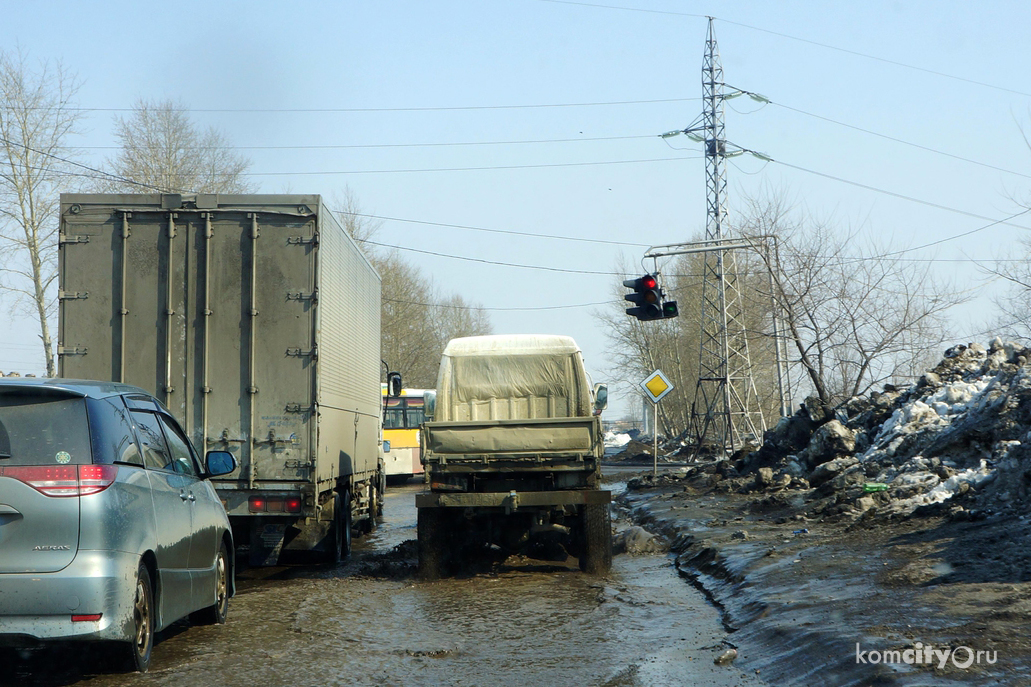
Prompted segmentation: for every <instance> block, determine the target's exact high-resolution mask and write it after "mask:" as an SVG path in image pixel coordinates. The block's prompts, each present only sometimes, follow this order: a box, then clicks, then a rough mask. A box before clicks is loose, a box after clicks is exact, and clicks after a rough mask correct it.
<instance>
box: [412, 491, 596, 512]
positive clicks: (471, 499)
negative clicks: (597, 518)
mask: <svg viewBox="0 0 1031 687" xmlns="http://www.w3.org/2000/svg"><path fill="white" fill-rule="evenodd" d="M611 500H612V492H610V491H602V490H599V489H584V490H577V491H518V492H515V491H513V492H490V493H468V492H463V493H434V492H429V493H422V494H416V496H415V507H416V508H507V509H513V510H514V509H515V508H519V507H522V506H526V507H531V508H532V507H539V506H581V505H597V504H601V505H604V504H608V503H609V502H610V501H611Z"/></svg>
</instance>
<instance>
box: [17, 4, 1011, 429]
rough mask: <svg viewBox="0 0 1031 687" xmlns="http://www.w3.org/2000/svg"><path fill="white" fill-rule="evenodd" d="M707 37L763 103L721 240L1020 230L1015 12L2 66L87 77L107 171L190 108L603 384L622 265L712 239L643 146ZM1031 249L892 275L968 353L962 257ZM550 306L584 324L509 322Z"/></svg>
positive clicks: (103, 10)
mask: <svg viewBox="0 0 1031 687" xmlns="http://www.w3.org/2000/svg"><path fill="white" fill-rule="evenodd" d="M708 14H713V15H715V17H716V19H717V21H716V24H715V30H716V37H717V39H718V41H719V49H720V53H721V56H722V60H723V66H724V70H725V80H726V82H727V84H729V85H730V86H733V87H736V88H740V89H745V90H749V91H754V92H758V93H761V94H763V95H764V96H766V97H767V98H769V99H770V100H771V101H772V104H770V105H766V106H765V107H763V106H761V105H760V104H759V103H756V102H754V101H751V100H748V99H747V98H739V99H736V100H732V101H730V102H729V103H728V109H727V115H726V122H727V128H726V133H727V138H728V140H729V141H731V142H733V143H735V144H738V145H740V146H743V147H746V148H750V149H753V150H757V151H761V152H763V153H766V154H767V155H769V156H771V157H772V158H773V159H774V160H775V162H773V163H766V162H763V161H761V160H758V159H755V158H750V157H747V156H743V157H739V158H736V159H734V160H733V162H732V164H731V165H730V166H729V168H728V181H729V189H730V193H729V201H728V209H729V211H730V213H731V215H730V216H731V223H732V224H733V220H734V217H735V213H736V212H737V211H738V210H739V209H740V208H741V204H740V201H741V200H742V199H743V198H744V197H746V196H747V195H749V194H756V193H758V192H760V191H762V190H763V189H767V190H772V191H773V192H776V193H783V194H785V195H786V196H788V197H789V198H790V199H791V200H792V202H794V203H795V204H797V205H798V206H800V207H804V208H805V209H806V210H807V211H808V212H810V213H812V214H813V215H815V216H817V217H820V218H823V219H826V220H829V221H832V222H833V223H835V224H836V225H838V226H840V227H841V228H842V229H843V230H844V229H848V228H851V229H854V230H858V231H859V232H860V234H861V235H862V236H864V237H866V238H869V239H870V240H873V241H877V242H879V243H881V244H882V245H890V246H892V247H894V248H898V249H901V248H914V247H918V246H922V245H924V244H928V243H932V242H935V241H939V240H941V239H946V238H949V237H952V236H957V235H960V234H964V233H966V232H971V231H973V230H977V229H979V228H981V227H987V225H989V224H990V222H991V220H995V219H1002V218H1004V217H1007V216H1010V215H1013V214H1014V213H1016V212H1018V211H1019V210H1020V208H1019V206H1017V205H1016V204H1015V203H1014V202H1013V200H1011V198H1012V196H1013V195H1015V194H1016V195H1024V196H1025V197H1026V196H1027V193H1028V191H1027V190H1028V187H1029V184H1031V152H1029V150H1028V147H1027V145H1026V144H1025V141H1024V138H1023V135H1022V133H1021V127H1023V128H1024V130H1025V131H1031V50H1029V48H1028V42H1027V31H1028V27H1031V5H1028V4H1027V3H1025V2H1016V1H1014V2H993V3H971V2H942V1H935V2H884V1H879V0H870V1H868V2H865V3H830V2H826V3H816V2H808V3H801V2H796V3H790V2H777V3H771V2H734V1H729V2H720V3H716V2H687V1H682V2H676V1H674V0H611V2H599V3H589V2H583V3H580V2H558V1H549V0H493V1H491V2H482V1H480V2H430V1H427V0H421V1H415V0H411V1H406V0H398V1H393V2H390V1H385V0H378V1H375V2H373V1H368V2H364V1H362V2H304V3H300V2H294V3H284V2H260V1H254V0H250V1H248V2H239V3H223V2H215V3H213V2H190V1H180V2H176V3H174V4H160V3H146V4H145V3H139V2H106V3H100V2H98V3H87V4H83V3H72V2H47V3H28V2H20V3H5V8H4V19H3V22H2V24H0V45H2V46H3V47H4V49H12V48H15V47H16V46H21V48H22V49H24V50H26V51H28V53H29V55H30V57H31V58H33V59H51V60H58V59H59V60H61V61H63V62H64V64H65V65H66V66H67V67H69V68H71V69H73V70H74V71H76V72H77V73H78V75H79V77H80V78H81V79H82V80H83V82H84V84H83V87H82V89H81V90H80V92H79V97H78V101H79V103H78V104H79V105H80V106H82V107H86V108H96V111H92V112H90V113H89V114H88V117H87V119H86V126H85V128H86V129H87V130H86V131H85V133H84V134H83V135H82V136H80V137H78V138H77V139H76V141H75V143H76V144H77V145H81V146H82V148H83V150H84V153H85V159H86V161H88V162H90V163H92V164H100V163H102V162H103V160H104V158H105V157H106V156H110V155H112V154H113V150H111V149H110V146H113V145H114V139H113V136H112V117H113V116H114V115H116V114H118V113H119V112H118V111H119V110H121V111H122V112H121V113H122V114H123V115H124V114H125V110H126V109H128V108H130V107H131V106H132V104H133V102H134V101H135V100H136V99H137V98H140V97H142V98H145V99H166V98H172V99H181V100H182V101H183V102H184V103H185V104H186V105H187V106H188V107H190V108H192V109H193V110H194V113H193V117H194V120H195V121H196V122H197V123H199V124H201V125H203V126H207V125H215V126H217V127H219V128H221V129H222V130H223V131H224V132H225V133H226V134H227V135H228V137H229V139H230V140H231V141H232V142H233V143H234V144H235V145H237V146H240V147H241V150H242V151H243V152H244V153H245V154H246V155H248V156H250V158H251V159H252V160H253V166H252V168H251V172H252V173H254V174H255V175H256V176H255V179H256V180H257V182H258V184H259V185H260V188H261V191H262V192H270V193H276V192H295V193H321V194H323V195H326V196H328V197H333V196H334V195H335V194H337V195H339V193H340V191H342V190H343V189H344V188H345V187H348V188H350V190H351V191H352V192H353V194H354V195H355V197H356V198H357V199H358V201H359V203H360V205H361V207H362V209H363V210H364V211H365V212H367V213H369V214H373V215H377V216H381V217H386V218H392V219H387V220H383V221H382V226H381V229H380V231H379V232H378V234H377V235H376V237H375V240H376V241H378V242H381V243H384V244H389V245H394V246H399V247H402V248H405V249H417V250H421V251H432V252H434V253H441V254H446V255H448V256H457V257H443V256H433V255H429V254H426V253H418V252H412V251H404V254H405V256H406V257H407V258H408V259H409V260H410V261H411V262H413V263H415V264H416V265H418V266H419V267H420V268H421V269H422V270H423V271H424V272H425V273H426V274H427V275H430V276H431V277H432V278H433V280H434V281H435V283H436V284H437V285H438V286H439V287H440V288H441V289H443V290H445V291H457V292H460V293H462V294H463V295H464V296H466V297H467V298H468V299H470V300H472V301H474V302H477V303H480V304H482V305H483V306H484V307H486V308H489V309H492V310H491V319H492V321H493V324H494V329H495V331H496V332H498V333H510V332H511V333H515V332H526V333H561V334H569V335H572V336H573V337H574V338H575V339H576V340H577V341H578V342H579V344H580V345H581V347H582V348H583V349H584V353H585V356H586V359H587V363H588V367H589V369H590V370H591V372H592V375H593V376H594V378H595V380H596V381H602V380H604V379H605V378H606V376H607V368H608V361H607V360H606V346H607V342H606V339H605V336H604V331H603V330H602V328H601V327H600V326H599V325H598V324H596V321H595V319H594V317H592V314H591V313H592V309H595V308H597V307H598V306H591V305H585V304H597V303H603V302H605V301H607V300H610V299H611V292H612V283H613V281H614V280H619V279H622V276H613V275H612V274H609V273H611V272H612V271H613V270H614V269H615V267H616V265H617V263H618V262H619V260H620V258H621V256H623V259H624V260H625V261H626V262H627V263H628V264H638V262H639V260H640V256H641V255H642V253H643V251H644V249H645V247H647V246H648V245H655V244H665V243H671V242H677V241H687V240H691V239H692V238H695V237H696V236H698V235H699V234H700V233H701V232H703V231H704V226H705V176H704V161H703V160H702V158H701V155H700V146H699V145H698V144H694V143H691V142H690V141H688V140H687V139H686V138H684V137H678V138H676V139H671V140H669V141H664V140H663V139H661V138H659V136H658V135H659V134H661V133H663V132H665V131H669V130H672V129H677V128H683V127H685V126H687V125H688V124H690V123H691V122H692V121H693V120H694V119H695V117H696V116H697V115H698V114H699V113H700V109H701V102H700V101H699V98H700V96H701V92H702V87H701V67H702V56H703V51H704V41H705V33H706V19H705V15H708ZM730 106H732V107H730ZM284 110H288V111H284ZM828 120H832V121H828ZM846 125H847V126H846ZM858 129H865V130H867V132H863V131H859V130H858ZM871 132H872V133H871ZM875 134H879V135H875ZM887 137H890V138H892V139H897V140H889V138H887ZM950 156H954V157H950ZM957 158H967V159H968V160H969V161H962V160H959V159H957ZM829 177H836V178H837V179H832V178H829ZM849 182H851V183H849ZM70 190H73V189H70ZM935 206H940V207H935ZM982 218H988V219H982ZM399 220H411V221H407V222H406V221H399ZM1015 223H1017V224H1021V225H1023V226H1024V227H1031V215H1029V216H1024V217H1021V218H1019V219H1018V220H1015ZM448 225H461V226H463V227H477V228H480V229H490V230H503V231H510V232H524V233H529V234H548V235H552V236H555V235H559V236H565V237H573V238H577V239H580V240H574V241H570V240H560V239H554V238H543V237H539V236H530V237H528V236H516V235H511V234H504V233H496V232H488V231H479V230H475V229H471V228H459V227H455V226H448ZM1025 234H1026V232H1025V230H1021V229H1016V228H1013V227H1007V226H1005V225H994V226H991V227H988V228H985V229H982V230H981V231H977V232H974V233H972V234H970V235H968V236H965V237H963V238H959V239H955V240H949V241H945V242H943V243H940V244H938V245H935V246H933V247H931V248H925V249H918V250H914V251H912V252H911V253H909V254H907V255H909V256H911V257H912V258H918V259H934V260H936V262H935V263H934V264H935V267H936V270H940V273H941V274H943V275H951V276H953V277H954V278H955V279H956V281H957V282H958V283H959V284H960V285H961V286H963V287H964V288H970V289H974V290H975V293H976V294H977V295H978V298H977V299H976V300H975V301H974V302H973V303H972V304H971V305H968V306H965V307H964V308H963V309H961V310H959V311H957V312H956V313H955V331H956V337H957V341H966V340H969V338H970V336H972V335H974V334H979V333H980V332H981V331H982V330H983V329H984V328H985V322H986V321H987V320H988V319H990V318H991V316H992V312H991V308H992V304H991V300H990V296H991V294H992V293H993V290H994V291H997V289H998V284H997V283H995V284H993V283H990V282H988V280H987V279H986V278H985V276H984V274H983V273H982V272H980V271H979V270H978V268H977V266H976V265H975V264H974V262H973V261H975V260H991V259H992V258H994V257H998V256H1000V255H1007V256H1010V257H1013V256H1014V255H1016V254H1017V251H1018V244H1017V241H1018V240H1019V238H1020V237H1021V236H1023V235H1025ZM588 239H589V240H591V241H588ZM592 241H594V242H592ZM621 244H639V245H621ZM459 257H460V258H474V259H477V260H484V261H494V262H504V263H516V264H522V265H533V266H538V267H547V268H554V269H558V270H578V271H581V272H600V273H603V274H583V273H571V272H561V271H549V270H540V269H524V268H518V267H510V266H502V265H496V264H488V263H484V262H476V261H472V260H463V259H458V258H459ZM635 276H636V275H635ZM556 305H572V306H578V307H571V308H565V309H555V310H518V309H519V308H543V307H548V306H556ZM680 307H681V310H682V311H683V310H684V309H685V307H695V306H693V305H692V304H684V303H681V304H680ZM513 309H515V310H513ZM34 327H35V325H34V324H33V323H32V322H31V321H30V320H17V319H16V320H14V321H13V322H12V324H11V326H10V327H8V328H5V332H4V334H2V335H0V336H2V339H0V341H2V342H3V344H2V349H0V369H3V370H19V371H21V372H23V373H24V372H41V371H42V370H43V360H42V355H41V353H39V352H38V351H37V347H38V344H36V343H34V342H35V341H36V338H35V337H36V330H35V329H34ZM979 338H982V339H983V338H985V337H984V336H983V335H981V336H979ZM622 407H623V405H622V401H617V403H616V408H617V409H621V408H622Z"/></svg>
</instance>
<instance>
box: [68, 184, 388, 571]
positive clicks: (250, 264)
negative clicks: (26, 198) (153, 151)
mask: <svg viewBox="0 0 1031 687" xmlns="http://www.w3.org/2000/svg"><path fill="white" fill-rule="evenodd" d="M60 211H61V215H60V243H59V246H60V248H59V282H60V290H59V302H60V307H59V325H58V328H59V333H58V340H59V342H58V356H59V368H58V369H59V375H60V376H62V377H71V378H82V379H95V380H109V381H114V382H123V383H126V384H132V385H135V386H139V387H142V388H144V389H146V390H147V391H149V392H151V393H152V394H154V395H155V396H156V397H157V398H158V399H160V400H161V401H162V402H163V403H164V405H165V406H166V407H167V408H168V409H169V410H170V411H171V412H172V414H173V415H175V417H176V418H177V419H178V420H179V422H180V423H181V424H182V426H183V428H184V429H185V430H186V432H187V433H188V434H189V436H190V438H191V439H192V441H193V443H194V445H195V446H196V447H198V448H199V449H200V450H201V452H202V454H203V453H204V452H206V451H209V450H226V451H230V452H232V453H233V454H234V455H235V456H236V458H237V464H238V466H239V467H238V469H237V470H236V471H234V472H233V473H232V474H229V475H226V476H224V477H219V478H217V479H214V480H213V482H214V484H215V487H216V490H217V492H218V494H219V496H220V498H221V500H222V503H223V505H224V506H225V509H226V511H227V512H228V514H229V517H230V521H231V523H232V526H233V532H234V537H235V539H236V541H237V543H240V544H243V545H245V546H249V557H250V561H251V563H252V564H253V565H263V564H265V565H272V564H275V563H276V562H277V560H278V559H279V556H280V554H281V553H282V552H283V551H301V552H312V554H314V555H317V556H319V557H323V558H325V559H327V560H330V561H339V560H340V559H341V558H342V557H344V556H346V555H347V553H348V552H349V550H350V543H351V533H352V527H353V528H355V529H356V530H359V531H360V530H363V529H365V530H367V529H371V528H372V526H373V523H374V516H375V515H376V513H377V511H378V509H379V508H380V507H381V504H382V494H383V489H384V484H385V478H384V472H383V466H382V459H381V455H382V452H381V449H380V446H379V442H380V441H381V425H380V406H381V405H382V400H381V395H380V372H381V361H380V355H379V350H380V277H379V275H378V273H377V272H376V270H375V269H374V268H373V266H372V265H371V264H370V263H369V261H368V260H366V258H365V257H364V256H363V255H362V253H361V251H360V250H359V249H358V247H357V245H356V244H355V243H354V241H352V240H351V237H350V236H349V235H348V234H347V232H346V231H344V229H343V228H342V227H341V226H340V224H339V223H338V222H337V220H336V218H335V217H334V216H333V213H332V212H331V211H330V210H329V209H328V208H327V207H326V206H325V204H324V203H323V201H322V198H321V197H320V196H318V195H251V194H246V195H215V194H192V195H182V194H125V195H117V194H62V195H61V207H60ZM397 386H398V388H399V386H400V385H399V384H398V385H397Z"/></svg>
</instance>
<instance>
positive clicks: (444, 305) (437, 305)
mask: <svg viewBox="0 0 1031 687" xmlns="http://www.w3.org/2000/svg"><path fill="white" fill-rule="evenodd" d="M383 300H385V301H387V302H388V303H401V304H403V305H418V306H422V307H426V308H449V309H452V310H490V311H514V310H566V309H569V308H589V307H592V306H595V305H608V304H610V303H614V302H615V301H599V302H597V303H577V304H575V305H547V306H540V307H525V308H486V307H483V306H477V305H449V304H447V303H417V302H415V301H405V300H400V299H396V298H384V299H383Z"/></svg>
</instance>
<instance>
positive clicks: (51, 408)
mask: <svg viewBox="0 0 1031 687" xmlns="http://www.w3.org/2000/svg"><path fill="white" fill-rule="evenodd" d="M4 436H6V438H7V441H6V442H2V443H4V444H9V446H4V447H2V448H3V451H0V468H2V467H4V466H7V465H69V464H70V465H88V464H89V463H90V462H91V461H92V454H91V452H90V434H89V425H88V424H87V422H86V404H85V402H84V400H83V399H82V398H55V397H54V396H52V395H39V394H32V393H14V394H11V393H4V394H0V437H4ZM8 453H9V454H10V457H5V456H6V454H8Z"/></svg>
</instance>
